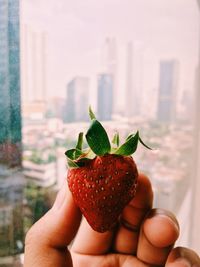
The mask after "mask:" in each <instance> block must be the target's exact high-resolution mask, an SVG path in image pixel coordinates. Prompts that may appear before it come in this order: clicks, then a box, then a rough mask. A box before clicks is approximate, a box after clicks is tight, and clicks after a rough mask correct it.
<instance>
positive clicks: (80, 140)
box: [76, 133, 83, 151]
mask: <svg viewBox="0 0 200 267" xmlns="http://www.w3.org/2000/svg"><path fill="white" fill-rule="evenodd" d="M82 147H83V133H79V135H78V142H77V145H76V149H78V150H80V151H82Z"/></svg>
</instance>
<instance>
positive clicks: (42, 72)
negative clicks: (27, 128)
mask: <svg viewBox="0 0 200 267" xmlns="http://www.w3.org/2000/svg"><path fill="white" fill-rule="evenodd" d="M46 46H47V34H46V32H44V31H35V30H34V29H33V28H32V27H31V26H30V25H27V24H22V30H21V77H22V78H21V85H22V99H23V102H22V115H23V117H25V118H28V119H34V118H35V119H43V118H44V117H45V114H46V68H47V64H46Z"/></svg>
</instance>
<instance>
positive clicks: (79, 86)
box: [65, 77, 90, 122]
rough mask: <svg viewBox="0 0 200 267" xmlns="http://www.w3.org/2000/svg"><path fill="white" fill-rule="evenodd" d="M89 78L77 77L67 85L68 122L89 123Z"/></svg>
mask: <svg viewBox="0 0 200 267" xmlns="http://www.w3.org/2000/svg"><path fill="white" fill-rule="evenodd" d="M89 85H90V83H89V78H87V77H75V78H74V79H73V80H71V81H70V82H69V83H68V84H67V103H66V109H65V112H66V115H65V118H66V119H65V121H66V122H73V121H87V120H88V106H89Z"/></svg>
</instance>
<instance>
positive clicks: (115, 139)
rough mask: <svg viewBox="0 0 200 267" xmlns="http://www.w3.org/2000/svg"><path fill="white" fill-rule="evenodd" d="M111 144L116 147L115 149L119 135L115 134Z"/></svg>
mask: <svg viewBox="0 0 200 267" xmlns="http://www.w3.org/2000/svg"><path fill="white" fill-rule="evenodd" d="M112 143H113V144H114V145H116V146H117V147H118V146H119V133H118V132H117V133H115V135H114V137H113V140H112Z"/></svg>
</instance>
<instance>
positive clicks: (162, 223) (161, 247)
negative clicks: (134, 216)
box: [137, 209, 179, 265]
mask: <svg viewBox="0 0 200 267" xmlns="http://www.w3.org/2000/svg"><path fill="white" fill-rule="evenodd" d="M178 236H179V226H178V224H177V220H176V219H175V217H174V216H173V214H171V213H169V212H168V211H165V210H162V209H153V210H151V212H150V213H149V214H148V216H147V217H146V218H145V220H144V222H143V225H142V227H141V231H140V236H139V242H138V250H137V257H138V258H139V259H140V260H142V261H143V262H146V263H148V264H153V265H163V264H164V263H165V262H166V259H167V257H168V254H169V252H170V251H171V249H172V247H173V245H174V243H175V241H176V240H177V238H178Z"/></svg>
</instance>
